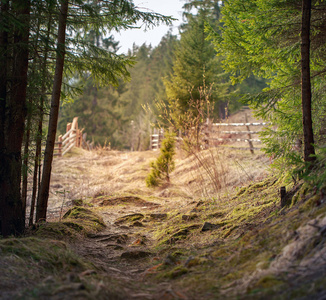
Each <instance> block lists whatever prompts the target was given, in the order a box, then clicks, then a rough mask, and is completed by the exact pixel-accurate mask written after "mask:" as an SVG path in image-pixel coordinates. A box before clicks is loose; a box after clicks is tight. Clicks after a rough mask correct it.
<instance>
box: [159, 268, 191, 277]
mask: <svg viewBox="0 0 326 300" xmlns="http://www.w3.org/2000/svg"><path fill="white" fill-rule="evenodd" d="M188 272H189V270H188V269H187V268H185V267H184V266H177V267H175V268H173V269H172V270H170V271H168V272H163V273H161V274H159V275H158V276H157V277H158V278H159V279H160V278H167V279H175V278H177V277H180V276H182V275H184V274H186V273H188Z"/></svg>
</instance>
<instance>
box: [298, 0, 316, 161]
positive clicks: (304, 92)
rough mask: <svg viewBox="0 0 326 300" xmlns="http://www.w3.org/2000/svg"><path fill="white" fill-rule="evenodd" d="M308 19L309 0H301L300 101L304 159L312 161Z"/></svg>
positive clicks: (313, 149) (312, 135) (313, 151)
mask: <svg viewBox="0 0 326 300" xmlns="http://www.w3.org/2000/svg"><path fill="white" fill-rule="evenodd" d="M310 19H311V0H302V26H301V101H302V122H303V136H304V160H305V162H313V161H314V160H315V159H316V157H315V156H314V154H315V148H314V134H313V127H312V116H311V82H310Z"/></svg>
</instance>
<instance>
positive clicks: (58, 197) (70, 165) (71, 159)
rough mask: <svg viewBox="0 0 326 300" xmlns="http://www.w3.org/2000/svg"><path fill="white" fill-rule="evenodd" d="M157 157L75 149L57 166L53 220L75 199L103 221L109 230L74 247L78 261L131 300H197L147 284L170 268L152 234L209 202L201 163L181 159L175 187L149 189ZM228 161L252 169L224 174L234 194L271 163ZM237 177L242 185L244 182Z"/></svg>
mask: <svg viewBox="0 0 326 300" xmlns="http://www.w3.org/2000/svg"><path fill="white" fill-rule="evenodd" d="M214 151H215V150H214ZM157 155H158V153H157V152H153V151H147V152H141V153H137V152H132V153H125V152H117V151H97V152H87V151H83V150H81V149H74V151H73V153H72V154H70V155H68V156H65V157H62V158H57V159H55V161H54V166H53V174H52V180H51V191H50V201H49V204H50V205H49V215H50V220H57V219H59V218H60V216H62V215H63V213H64V212H65V211H66V210H67V208H68V207H71V205H73V204H74V203H75V201H76V199H82V200H83V201H85V202H87V203H88V204H89V205H92V206H93V207H94V209H95V210H96V213H98V214H100V215H101V216H102V217H103V220H104V222H105V223H106V225H107V227H106V229H105V230H104V231H102V232H100V233H98V234H96V235H93V236H90V237H88V238H85V239H84V240H83V241H82V243H80V242H78V244H76V245H73V247H74V250H75V251H76V252H77V253H78V254H80V255H81V256H83V257H85V258H86V259H87V260H90V261H92V262H93V263H94V264H95V265H96V266H97V267H99V268H101V269H102V270H103V274H108V275H110V276H113V277H114V278H116V279H117V280H119V281H122V282H125V283H126V286H125V290H124V292H125V293H126V294H127V295H129V297H130V299H192V298H191V296H190V295H187V293H186V291H182V290H180V289H179V288H178V287H176V286H173V284H172V283H171V281H169V280H161V281H160V282H159V283H157V282H156V283H153V282H148V281H147V275H150V274H151V272H152V269H153V268H155V265H157V264H158V263H159V262H162V261H163V263H164V262H165V260H166V255H167V254H166V253H160V252H159V251H158V250H156V248H154V247H153V245H154V244H155V242H157V241H156V237H155V236H154V232H155V230H156V229H157V227H158V226H160V224H162V222H166V219H167V214H169V213H170V212H171V211H175V210H177V211H178V214H180V215H182V214H186V213H187V212H189V211H191V210H192V209H193V208H195V207H196V204H197V202H198V201H199V200H198V196H202V195H203V194H202V190H205V191H209V189H210V188H211V187H210V186H209V185H207V187H206V188H205V184H204V180H206V179H203V174H194V172H198V162H196V160H194V158H191V157H186V156H184V157H182V156H180V157H177V160H176V162H177V167H176V170H175V172H174V174H175V175H174V176H173V175H172V184H170V185H169V186H163V187H162V188H157V189H149V188H147V187H146V186H145V177H146V175H147V174H148V172H149V162H150V161H151V160H154V159H155V157H156V156H157ZM223 155H226V154H223ZM227 155H228V158H229V159H230V161H232V159H239V160H241V164H242V166H243V168H245V169H246V170H245V175H244V174H243V173H241V174H240V176H234V174H233V175H232V174H231V173H232V172H231V171H230V170H229V167H228V168H225V170H227V171H228V172H226V175H225V176H230V177H229V179H227V177H225V178H224V179H225V180H226V181H228V182H229V183H230V186H231V187H232V186H234V185H237V183H240V184H241V183H245V182H247V181H249V180H254V179H257V178H261V177H263V176H264V175H265V173H266V171H265V169H266V166H267V165H268V161H267V159H266V158H265V157H264V156H262V155H261V154H256V155H254V156H252V155H251V154H250V153H249V152H248V153H247V152H246V153H242V154H240V156H239V153H238V154H233V153H228V154H227ZM246 164H247V165H248V166H250V168H249V167H247V166H246ZM252 165H255V166H256V168H252ZM197 175H199V176H198V177H196V176H197ZM236 177H239V178H238V179H236V180H238V182H236V181H235V178H236Z"/></svg>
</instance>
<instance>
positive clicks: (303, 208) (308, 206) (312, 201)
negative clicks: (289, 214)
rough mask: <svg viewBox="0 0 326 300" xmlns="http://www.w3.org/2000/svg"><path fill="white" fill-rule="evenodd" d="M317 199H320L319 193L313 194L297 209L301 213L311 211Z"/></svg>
mask: <svg viewBox="0 0 326 300" xmlns="http://www.w3.org/2000/svg"><path fill="white" fill-rule="evenodd" d="M319 201H320V195H315V196H313V197H311V198H309V199H308V200H307V201H306V202H305V203H304V204H302V205H301V206H300V208H299V211H300V212H301V213H302V212H307V211H311V210H312V209H313V208H315V207H316V206H317V204H318V202H319Z"/></svg>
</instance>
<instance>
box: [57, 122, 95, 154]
mask: <svg viewBox="0 0 326 300" xmlns="http://www.w3.org/2000/svg"><path fill="white" fill-rule="evenodd" d="M83 131H84V128H83V129H81V130H80V129H78V117H75V118H74V119H73V121H72V123H68V124H67V127H66V133H65V134H64V135H60V136H59V137H58V141H57V142H56V143H55V145H56V147H55V148H54V150H55V151H56V152H55V153H54V155H55V156H64V155H65V154H67V153H68V152H69V151H70V150H71V149H72V148H73V147H78V148H84V149H87V150H92V148H93V143H90V142H89V141H87V140H86V138H87V134H86V133H83Z"/></svg>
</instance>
